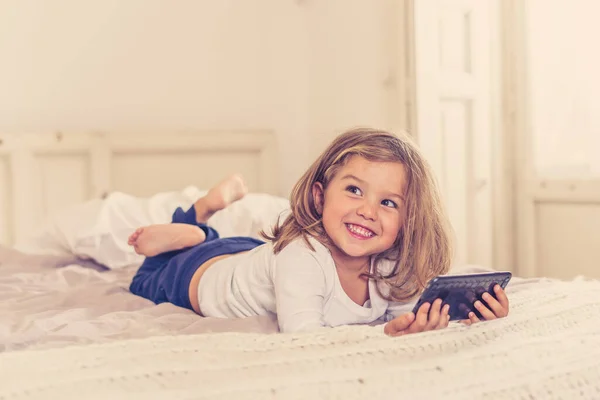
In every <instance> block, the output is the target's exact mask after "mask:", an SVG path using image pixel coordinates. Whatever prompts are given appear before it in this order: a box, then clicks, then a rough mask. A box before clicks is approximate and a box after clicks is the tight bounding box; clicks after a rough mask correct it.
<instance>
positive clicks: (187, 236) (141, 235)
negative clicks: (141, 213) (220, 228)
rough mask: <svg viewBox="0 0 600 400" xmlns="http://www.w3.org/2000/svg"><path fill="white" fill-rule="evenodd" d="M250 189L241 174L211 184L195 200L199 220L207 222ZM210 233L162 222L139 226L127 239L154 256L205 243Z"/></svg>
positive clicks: (137, 248) (197, 219)
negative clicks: (211, 185)
mask: <svg viewBox="0 0 600 400" xmlns="http://www.w3.org/2000/svg"><path fill="white" fill-rule="evenodd" d="M247 192H248V189H247V188H246V185H245V184H244V180H243V179H242V177H241V176H240V175H232V176H230V177H228V178H227V179H225V180H223V181H221V182H220V183H218V184H217V185H216V186H214V187H213V188H211V189H210V190H209V191H208V193H207V194H206V196H204V197H202V198H200V199H198V200H197V201H196V202H195V203H194V209H195V210H196V222H198V223H200V224H203V223H206V222H207V221H208V219H209V218H210V217H212V216H213V214H214V213H216V212H217V211H219V210H222V209H224V208H225V207H227V206H228V205H229V204H231V203H233V202H235V201H237V200H239V199H241V198H242V197H244V195H245V194H246V193H247ZM204 240H206V234H205V233H204V231H203V230H202V229H200V228H199V227H198V226H196V225H190V224H179V223H172V224H160V225H150V226H145V227H142V228H138V229H136V231H135V232H133V233H132V234H131V236H129V239H128V241H127V243H128V244H129V245H130V246H133V248H134V249H135V252H136V253H138V254H141V255H144V256H146V257H152V256H155V255H157V254H161V253H165V252H167V251H173V250H181V249H184V248H186V247H192V246H195V245H197V244H200V243H203V242H204Z"/></svg>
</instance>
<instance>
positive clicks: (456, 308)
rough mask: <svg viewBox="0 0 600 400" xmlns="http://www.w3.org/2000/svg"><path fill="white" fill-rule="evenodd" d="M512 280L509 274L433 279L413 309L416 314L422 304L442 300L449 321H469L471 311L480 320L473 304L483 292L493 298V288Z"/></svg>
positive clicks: (494, 273) (447, 276)
mask: <svg viewBox="0 0 600 400" xmlns="http://www.w3.org/2000/svg"><path fill="white" fill-rule="evenodd" d="M511 278H512V274H511V273H510V272H490V273H485V274H469V275H444V276H438V277H435V278H433V279H432V280H431V281H429V283H428V284H427V287H426V288H425V291H423V294H422V295H421V298H419V301H418V302H417V304H416V305H415V307H414V309H413V313H415V314H416V313H417V311H418V310H419V307H421V305H422V304H423V303H427V302H429V303H433V301H434V300H435V299H442V301H443V303H442V304H443V305H445V304H449V305H450V311H449V315H450V321H456V320H461V319H469V312H470V311H473V312H474V313H475V314H476V315H477V317H479V318H480V319H481V318H482V317H481V315H480V314H479V312H478V311H477V309H475V306H474V305H473V303H474V302H475V301H477V300H480V301H481V302H482V303H483V304H486V303H485V301H484V300H483V299H482V298H481V295H482V294H483V293H484V292H488V293H489V294H491V295H492V296H494V297H496V296H495V293H494V291H493V287H494V286H495V285H496V284H499V285H500V286H501V287H502V289H504V288H506V285H507V284H508V282H509V281H510V279H511Z"/></svg>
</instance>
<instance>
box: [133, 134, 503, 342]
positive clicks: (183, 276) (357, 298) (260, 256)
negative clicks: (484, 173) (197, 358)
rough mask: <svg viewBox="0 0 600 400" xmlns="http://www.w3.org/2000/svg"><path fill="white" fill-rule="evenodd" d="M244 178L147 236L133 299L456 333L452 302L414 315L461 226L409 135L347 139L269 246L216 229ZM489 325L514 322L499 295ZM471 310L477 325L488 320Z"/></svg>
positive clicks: (300, 322) (307, 321) (230, 313)
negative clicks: (454, 223) (217, 217)
mask: <svg viewBox="0 0 600 400" xmlns="http://www.w3.org/2000/svg"><path fill="white" fill-rule="evenodd" d="M246 191H247V190H246V188H245V186H244V182H243V181H242V179H241V178H240V177H239V176H237V175H235V176H232V177H230V178H228V179H227V180H225V181H223V182H221V183H220V184H219V185H217V186H216V187H214V188H212V189H211V190H210V191H209V192H208V193H207V195H206V196H205V197H203V198H201V199H199V200H198V201H197V202H196V203H195V204H194V205H193V206H192V207H191V208H190V209H189V210H188V211H187V212H184V211H183V210H182V209H181V208H178V209H177V210H176V211H175V213H174V214H173V221H172V223H171V224H166V225H152V226H147V227H144V228H139V229H138V230H136V231H135V232H134V233H133V234H132V235H131V237H130V238H129V244H130V245H132V246H134V248H135V250H136V252H138V253H139V254H143V255H145V256H146V257H147V258H146V259H145V261H144V263H143V264H142V266H141V267H140V269H139V271H138V272H137V274H136V275H135V277H134V278H133V281H132V283H131V287H130V289H131V292H132V293H134V294H137V295H140V296H143V297H145V298H148V299H150V300H152V301H154V302H155V303H162V302H167V301H168V302H171V303H173V304H175V305H178V306H181V307H186V308H190V309H193V310H194V311H195V312H196V313H198V314H200V315H203V316H206V317H221V318H241V317H248V316H253V315H261V314H268V313H274V314H276V315H277V319H278V323H279V327H280V330H281V331H282V332H293V331H301V330H309V329H314V328H318V327H323V326H331V327H333V326H339V325H345V324H368V323H372V322H374V321H377V320H381V319H383V320H384V321H387V322H388V323H387V324H386V326H385V332H386V333H387V334H390V335H401V334H405V333H413V332H421V331H425V330H431V329H439V328H443V327H446V326H447V325H448V321H449V316H448V306H447V305H446V306H444V307H441V304H442V301H441V300H440V299H438V300H436V301H434V302H433V304H428V303H426V304H424V305H423V306H422V307H421V308H420V309H419V310H418V312H417V315H414V314H413V313H412V312H407V311H410V308H409V307H410V306H411V304H410V300H414V298H415V296H417V295H418V294H420V292H421V291H422V290H423V289H424V287H425V285H426V284H427V282H428V281H429V280H430V279H431V278H433V277H434V276H437V275H441V274H445V273H447V272H448V270H449V268H450V262H451V240H450V228H449V223H448V221H447V219H446V215H445V214H444V211H443V207H442V205H441V203H440V199H439V195H438V192H437V189H436V186H435V183H434V179H433V176H432V173H431V170H430V168H429V166H428V165H427V163H426V162H425V160H424V159H423V157H422V156H421V154H420V152H419V151H418V149H417V148H416V146H415V145H414V144H413V143H412V142H411V141H410V140H409V138H408V137H404V136H402V137H400V136H396V135H393V134H390V133H387V132H383V131H379V130H372V129H355V130H351V131H349V132H346V133H344V134H342V135H340V136H339V137H337V138H336V139H335V140H334V141H333V143H331V145H330V146H329V147H328V148H327V149H326V150H325V152H324V153H323V154H322V155H321V156H320V157H319V158H318V159H317V161H316V162H315V163H314V164H313V165H312V166H311V167H310V168H309V169H308V171H306V173H305V174H304V175H303V176H302V178H300V180H299V181H298V183H297V184H296V186H295V187H294V189H293V191H292V195H291V200H290V203H291V213H290V215H289V216H288V217H287V218H286V219H285V221H284V222H283V224H279V223H277V224H276V225H275V226H274V228H273V232H272V235H268V234H266V233H264V232H263V236H264V237H265V239H267V240H268V242H262V241H260V240H257V239H253V238H249V237H230V238H223V239H220V238H219V236H218V233H217V232H216V231H215V230H214V229H213V228H211V227H209V226H207V225H206V223H207V221H208V219H209V218H210V217H211V216H212V215H213V214H214V213H215V212H217V211H219V210H221V209H223V208H225V207H227V206H228V205H229V204H231V203H232V202H234V201H236V200H239V199H240V198H242V197H243V196H244V194H245V193H246ZM495 291H496V297H497V298H498V300H496V299H494V297H493V296H489V294H488V296H484V298H485V297H488V298H489V300H486V303H487V307H486V305H483V304H482V303H481V302H477V303H478V304H477V303H476V307H477V308H478V310H479V311H480V313H481V315H483V316H484V317H485V319H493V318H497V317H503V316H505V315H506V314H507V313H508V299H507V298H506V296H505V294H504V292H503V291H502V289H501V288H500V287H499V286H498V287H497V288H496V289H495ZM477 321H478V319H477V317H476V316H475V314H474V313H471V315H470V320H469V321H465V322H467V323H471V322H477Z"/></svg>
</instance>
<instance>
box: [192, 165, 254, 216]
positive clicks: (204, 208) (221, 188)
mask: <svg viewBox="0 0 600 400" xmlns="http://www.w3.org/2000/svg"><path fill="white" fill-rule="evenodd" d="M246 193H248V188H247V187H246V184H245V183H244V179H243V178H242V176H241V175H238V174H235V175H231V176H230V177H228V178H226V179H224V180H223V181H221V182H219V183H218V184H217V185H216V186H214V187H213V188H211V189H210V190H209V191H208V193H207V194H206V196H204V197H202V198H200V199H198V201H196V203H195V204H194V208H195V209H196V220H197V222H198V223H206V221H208V219H209V218H210V217H212V215H213V214H214V213H216V212H217V211H219V210H222V209H224V208H225V207H227V206H228V205H230V204H231V203H233V202H235V201H238V200H240V199H241V198H242V197H244V196H245V195H246Z"/></svg>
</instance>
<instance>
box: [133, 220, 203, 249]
mask: <svg viewBox="0 0 600 400" xmlns="http://www.w3.org/2000/svg"><path fill="white" fill-rule="evenodd" d="M205 239H206V234H205V233H204V231H203V230H202V229H200V228H199V227H198V226H196V225H189V224H159V225H149V226H145V227H142V228H138V229H136V230H135V232H133V233H132V234H131V236H129V240H128V241H127V243H128V244H129V245H130V246H133V248H134V249H135V252H136V253H138V254H141V255H143V256H146V257H153V256H155V255H157V254H161V253H165V252H167V251H173V250H181V249H184V248H186V247H192V246H195V245H197V244H200V243H202V242H204V240H205Z"/></svg>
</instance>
